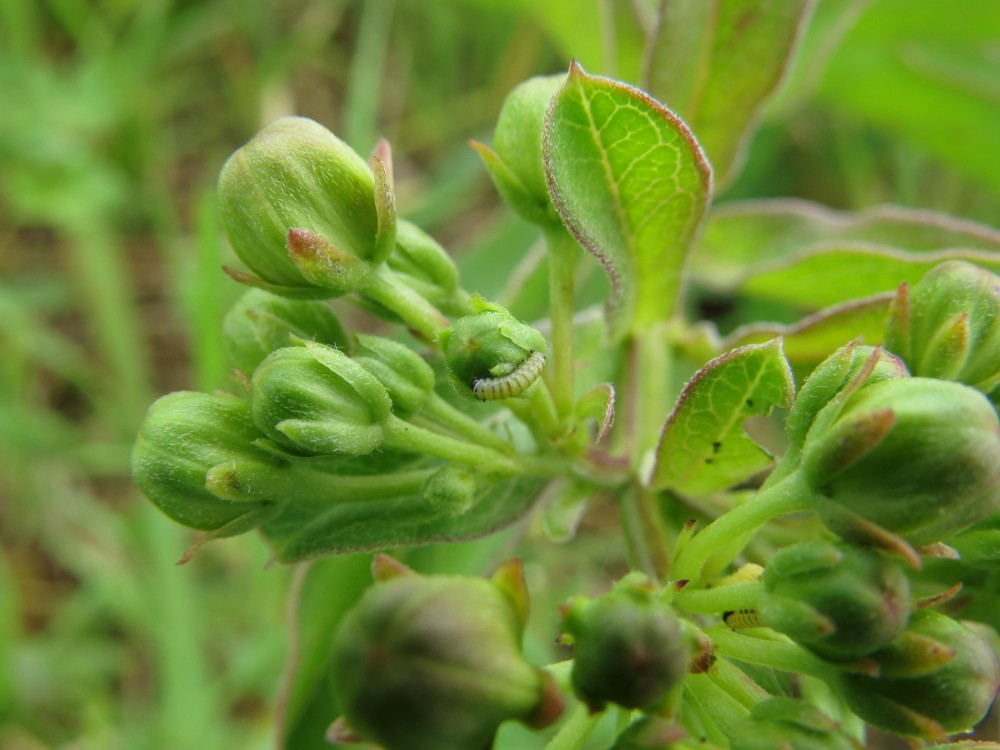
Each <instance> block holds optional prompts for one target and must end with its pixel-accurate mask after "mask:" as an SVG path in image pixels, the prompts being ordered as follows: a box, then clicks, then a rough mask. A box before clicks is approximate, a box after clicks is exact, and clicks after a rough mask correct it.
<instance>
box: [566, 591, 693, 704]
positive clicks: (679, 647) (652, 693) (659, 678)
mask: <svg viewBox="0 0 1000 750" xmlns="http://www.w3.org/2000/svg"><path fill="white" fill-rule="evenodd" d="M563 629H564V630H565V632H566V634H567V635H568V636H569V639H570V640H571V642H572V643H573V674H572V681H573V687H574V689H575V690H576V692H577V694H579V696H580V697H581V699H582V700H584V701H585V702H586V703H587V705H588V706H590V707H591V708H592V709H595V710H599V709H601V708H603V707H604V705H605V704H606V703H616V704H618V705H619V706H624V707H625V708H641V709H643V710H648V711H655V710H656V709H658V708H660V707H662V706H663V704H664V702H665V701H666V699H667V695H668V693H669V692H670V690H671V689H672V688H673V687H674V686H675V685H677V684H678V683H680V681H681V680H682V679H683V678H684V675H685V674H687V671H688V647H687V643H686V640H685V637H684V635H683V633H682V632H681V628H680V625H679V623H678V620H677V617H676V616H675V615H674V613H673V610H672V609H671V608H670V606H669V605H667V604H664V603H662V602H661V601H659V599H658V597H657V595H656V591H655V589H654V587H653V585H652V584H651V583H650V582H649V581H648V580H647V579H646V578H645V577H644V576H642V575H640V574H636V573H633V574H630V575H628V576H626V577H625V578H623V579H622V580H621V581H619V582H618V583H617V584H616V585H615V587H614V588H613V589H612V590H611V591H610V592H608V593H607V594H605V595H603V596H601V597H598V598H597V599H594V600H593V601H590V600H587V599H585V598H584V597H579V598H577V599H575V600H574V601H573V602H572V603H571V606H570V608H569V610H568V611H567V613H566V617H565V620H564V622H563Z"/></svg>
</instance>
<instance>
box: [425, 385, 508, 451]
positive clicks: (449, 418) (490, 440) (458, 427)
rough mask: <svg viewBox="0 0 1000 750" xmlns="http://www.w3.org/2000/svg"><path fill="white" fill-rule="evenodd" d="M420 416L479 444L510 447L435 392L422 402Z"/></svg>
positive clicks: (499, 448) (492, 446) (504, 449)
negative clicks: (425, 401)
mask: <svg viewBox="0 0 1000 750" xmlns="http://www.w3.org/2000/svg"><path fill="white" fill-rule="evenodd" d="M420 416H422V417H427V419H429V420H431V421H432V422H435V423H437V424H438V425H440V426H442V427H444V428H446V429H448V430H451V431H452V432H454V433H456V434H458V435H461V436H462V437H466V438H468V439H469V440H472V441H473V442H475V443H478V444H479V445H486V446H489V447H490V448H496V449H497V450H499V451H509V450H510V449H511V445H510V443H509V442H508V441H507V440H505V439H504V438H502V437H500V436H499V435H497V434H496V433H495V432H493V431H492V430H490V429H489V428H488V427H486V426H484V425H483V423H482V422H480V421H478V420H476V419H473V418H472V417H470V416H469V415H468V414H466V413H465V412H462V411H459V410H458V409H456V408H455V407H454V406H452V405H451V404H449V403H448V402H447V401H445V400H444V399H443V398H441V397H440V396H439V395H437V394H436V393H432V394H431V397H430V399H429V400H428V401H427V403H426V404H424V408H423V409H422V410H421V412H420Z"/></svg>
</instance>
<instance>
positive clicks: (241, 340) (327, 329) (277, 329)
mask: <svg viewBox="0 0 1000 750" xmlns="http://www.w3.org/2000/svg"><path fill="white" fill-rule="evenodd" d="M222 335H223V341H224V343H225V346H226V351H228V352H229V358H230V359H231V360H232V361H233V363H234V364H235V365H236V366H237V367H238V368H239V369H240V370H242V371H243V372H244V373H246V374H247V375H252V374H253V371H254V370H256V369H257V365H259V364H260V363H261V362H262V361H263V360H264V358H265V357H266V356H267V355H268V354H270V353H271V352H273V351H274V350H275V349H281V348H283V347H286V346H291V345H292V343H293V341H292V337H293V336H294V337H296V338H299V339H303V340H311V341H318V342H319V343H321V344H328V345H330V346H336V347H338V348H341V349H346V348H347V347H348V338H347V334H346V333H344V329H343V328H342V327H341V325H340V321H339V320H337V316H336V315H335V314H334V312H333V310H332V309H331V308H330V306H329V305H327V304H326V303H325V302H317V301H312V300H294V299H288V298H287V297H278V296H277V295H274V294H271V293H270V292H265V291H264V290H263V289H248V290H247V291H246V293H244V295H243V296H242V297H240V299H239V300H238V301H237V302H236V304H235V305H233V306H232V307H231V308H230V309H229V312H228V313H226V317H225V319H224V320H223V322H222Z"/></svg>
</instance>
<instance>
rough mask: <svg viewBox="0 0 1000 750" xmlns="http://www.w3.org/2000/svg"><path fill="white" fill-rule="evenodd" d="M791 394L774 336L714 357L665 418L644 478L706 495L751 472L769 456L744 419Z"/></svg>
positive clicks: (786, 402) (783, 401) (789, 377)
mask: <svg viewBox="0 0 1000 750" xmlns="http://www.w3.org/2000/svg"><path fill="white" fill-rule="evenodd" d="M793 396H794V382H793V380H792V371H791V369H790V368H789V366H788V362H787V360H786V359H785V356H784V354H783V353H782V350H781V340H780V339H775V340H773V341H770V342H768V343H766V344H751V345H750V346H745V347H742V348H740V349H734V350H733V351H730V352H727V353H726V354H723V355H722V356H721V357H717V358H716V359H713V360H712V361H711V362H709V363H708V364H707V365H705V366H704V367H703V368H702V369H701V370H699V371H698V372H697V373H695V376H694V377H693V378H691V380H690V382H688V384H687V385H686V386H685V387H684V391H683V393H681V396H680V398H679V399H678V401H677V404H676V406H674V410H673V412H671V414H670V416H669V417H668V418H667V422H666V424H664V426H663V432H662V433H661V434H660V442H659V445H658V446H657V448H656V464H655V466H654V467H653V471H652V474H651V480H650V485H651V486H652V487H653V488H654V489H672V490H676V491H677V492H681V493H684V494H689V495H705V494H708V493H710V492H715V491H717V490H722V489H725V488H726V487H731V486H732V485H734V484H736V483H737V482H740V481H741V480H744V479H746V478H747V477H750V476H752V475H753V474H754V473H756V472H758V471H760V470H761V469H763V468H764V467H766V466H767V465H768V464H769V463H770V462H771V456H770V455H769V454H768V453H767V452H766V451H764V449H763V448H761V447H760V446H759V445H757V444H756V443H755V442H754V441H753V440H751V439H750V438H749V437H748V436H747V434H746V433H745V432H744V430H743V421H744V420H745V419H747V417H752V416H755V415H759V414H767V413H769V412H770V411H771V409H772V407H774V406H781V407H784V408H787V407H788V406H789V405H790V404H791V402H792V398H793Z"/></svg>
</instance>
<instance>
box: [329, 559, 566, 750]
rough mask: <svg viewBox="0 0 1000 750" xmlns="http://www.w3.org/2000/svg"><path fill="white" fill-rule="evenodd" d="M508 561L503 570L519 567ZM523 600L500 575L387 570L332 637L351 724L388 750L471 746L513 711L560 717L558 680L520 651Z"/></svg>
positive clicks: (539, 720) (341, 698)
mask: <svg viewBox="0 0 1000 750" xmlns="http://www.w3.org/2000/svg"><path fill="white" fill-rule="evenodd" d="M382 567H383V568H384V566H382ZM507 568H508V569H504V570H501V571H498V577H499V578H504V577H507V576H510V575H515V574H516V575H521V574H520V568H519V566H517V565H513V566H511V565H510V564H509V565H508V566H507ZM515 568H516V569H515ZM521 584H523V576H522V577H521ZM521 605H522V603H519V602H515V600H514V598H513V597H512V595H511V593H510V590H509V589H508V588H507V586H505V585H504V584H503V583H501V582H499V581H497V580H493V581H489V580H484V579H481V578H467V577H458V576H420V575H415V574H405V573H402V574H398V575H390V576H389V577H387V578H386V577H384V576H383V577H382V578H381V580H380V581H379V582H378V583H376V584H375V585H374V586H372V587H371V588H370V589H369V590H368V591H367V592H365V594H364V596H362V598H361V600H360V601H359V602H358V604H357V606H356V607H355V608H354V609H353V610H352V611H351V612H349V613H348V614H347V615H346V617H345V618H344V620H343V622H342V624H341V626H340V630H339V632H338V633H337V635H336V637H335V638H334V641H333V649H332V654H331V664H332V669H333V674H334V676H335V682H334V693H335V697H336V698H337V702H338V705H339V706H340V708H341V710H342V711H343V712H344V715H345V717H346V719H347V721H348V723H349V724H350V725H351V727H352V728H353V729H354V730H355V731H357V732H358V733H359V734H360V735H362V736H363V737H365V738H367V739H370V740H372V741H374V742H377V743H379V744H380V745H382V746H383V747H385V748H386V750H442V749H443V748H454V749H455V750H458V749H459V748H470V750H471V749H472V748H486V747H490V746H491V743H492V741H493V736H494V735H495V733H496V731H497V728H498V727H499V726H500V724H501V723H502V722H504V721H506V720H507V719H516V720H520V721H524V722H528V723H532V724H533V725H535V726H540V725H543V724H545V723H550V722H551V721H553V720H554V719H555V718H556V716H557V715H558V713H557V711H558V710H560V709H556V711H555V712H554V711H552V708H553V707H552V704H551V700H552V699H553V698H554V697H555V694H554V693H553V686H552V684H551V683H550V681H549V680H548V678H547V677H546V676H545V674H544V673H543V672H541V670H538V669H536V668H534V667H532V666H531V665H530V664H528V663H527V662H526V661H525V660H524V657H523V656H522V655H521V646H520V640H521V630H522V627H523V619H522V611H521Z"/></svg>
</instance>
